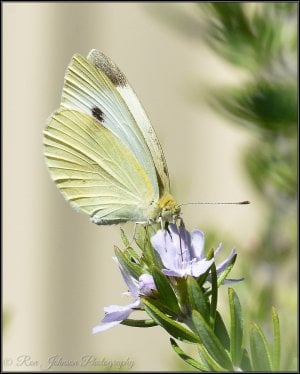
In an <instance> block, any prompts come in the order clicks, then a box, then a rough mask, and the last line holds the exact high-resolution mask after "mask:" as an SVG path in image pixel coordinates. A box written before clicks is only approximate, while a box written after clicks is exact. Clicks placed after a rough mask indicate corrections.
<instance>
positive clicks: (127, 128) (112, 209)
mask: <svg viewBox="0 0 300 374" xmlns="http://www.w3.org/2000/svg"><path fill="white" fill-rule="evenodd" d="M44 153H45V157H46V162H47V166H48V169H49V171H50V174H51V177H52V178H53V180H54V182H55V183H56V185H57V187H58V188H59V190H60V191H61V192H62V194H63V195H64V197H65V198H66V200H68V201H69V202H70V203H71V205H72V206H73V207H74V208H76V209H77V210H79V211H82V212H84V213H87V214H88V215H89V216H90V218H91V220H92V222H94V223H96V224H98V225H110V224H116V223H121V222H126V221H134V222H143V223H147V222H152V221H157V220H158V219H163V220H170V219H172V218H173V217H177V216H178V215H179V213H180V207H179V205H177V204H176V202H175V200H174V198H173V197H172V195H171V194H170V181H169V174H168V170H167V165H166V160H165V157H164V154H163V151H162V149H161V146H160V144H159V141H158V139H157V137H156V134H155V132H154V129H153V127H152V126H151V124H150V121H149V119H148V117H147V115H146V113H145V112H144V109H143V108H142V106H141V104H140V102H139V100H138V98H137V96H136V95H135V93H134V91H133V90H132V88H131V87H130V85H129V84H128V81H127V79H126V77H125V75H124V74H123V73H122V72H121V70H120V69H119V68H118V67H117V66H116V65H115V64H114V63H113V62H112V61H111V59H110V58H108V57H107V56H105V55H104V54H103V53H101V52H99V51H97V50H95V49H93V50H92V51H91V52H90V53H89V55H88V57H87V58H85V57H83V56H81V55H79V54H76V55H74V56H73V58H72V60H71V62H70V64H69V66H68V68H67V71H66V75H65V81H64V87H63V93H62V98H61V106H60V108H59V109H58V110H57V111H56V112H54V113H53V114H52V115H51V117H50V118H49V120H48V122H47V126H46V129H45V130H44Z"/></svg>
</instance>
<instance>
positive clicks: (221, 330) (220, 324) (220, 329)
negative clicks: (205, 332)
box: [214, 311, 230, 351]
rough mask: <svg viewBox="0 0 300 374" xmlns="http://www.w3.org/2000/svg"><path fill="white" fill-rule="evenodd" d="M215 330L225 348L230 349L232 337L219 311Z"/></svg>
mask: <svg viewBox="0 0 300 374" xmlns="http://www.w3.org/2000/svg"><path fill="white" fill-rule="evenodd" d="M214 332H215V334H216V336H217V338H218V339H219V340H220V342H221V344H222V345H223V347H224V348H225V349H227V350H228V351H229V349H230V339H229V335H228V332H227V329H226V326H225V324H224V321H223V319H222V317H221V315H220V313H219V312H218V311H217V314H216V321H215V328H214Z"/></svg>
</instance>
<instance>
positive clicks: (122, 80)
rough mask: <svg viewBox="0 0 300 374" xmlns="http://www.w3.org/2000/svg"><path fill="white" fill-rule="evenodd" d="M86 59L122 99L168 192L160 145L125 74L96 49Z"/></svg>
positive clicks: (164, 163) (165, 168)
mask: <svg viewBox="0 0 300 374" xmlns="http://www.w3.org/2000/svg"><path fill="white" fill-rule="evenodd" d="M88 59H89V60H90V61H91V62H92V63H93V64H94V65H95V66H97V68H99V69H100V70H101V71H102V72H104V73H105V75H106V76H107V77H108V78H109V79H110V80H111V82H112V83H113V85H114V86H115V87H116V89H117V90H118V92H119V93H120V95H121V96H122V98H123V99H124V101H125V103H126V104H127V107H128V109H129V110H130V112H131V114H132V115H133V117H134V119H135V121H136V123H137V124H138V125H139V128H140V130H141V131H142V133H143V138H144V141H145V142H146V143H147V145H148V147H149V149H150V152H151V155H152V159H153V161H154V164H155V167H156V170H157V173H158V176H159V178H160V181H161V183H162V186H163V190H164V191H163V192H165V193H167V192H169V191H170V185H169V183H170V182H169V174H168V169H167V163H166V160H165V157H164V154H163V151H162V148H161V145H160V143H159V140H158V138H157V136H156V134H155V131H154V128H153V127H152V125H151V123H150V121H149V118H148V117H147V115H146V113H145V110H144V109H143V107H142V105H141V103H140V101H139V99H138V98H137V96H136V94H135V92H134V90H133V89H132V87H131V86H130V84H129V82H128V80H127V78H126V76H125V75H124V74H123V73H122V72H121V70H120V69H119V68H118V66H117V65H116V64H115V63H114V62H113V61H112V60H111V59H110V58H109V57H107V56H106V55H105V54H104V53H102V52H100V51H98V50H96V49H93V50H92V51H91V52H90V53H89V55H88Z"/></svg>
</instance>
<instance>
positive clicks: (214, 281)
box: [210, 263, 218, 326]
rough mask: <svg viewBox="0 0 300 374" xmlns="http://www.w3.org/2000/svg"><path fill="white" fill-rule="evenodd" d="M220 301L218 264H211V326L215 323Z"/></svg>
mask: <svg viewBox="0 0 300 374" xmlns="http://www.w3.org/2000/svg"><path fill="white" fill-rule="evenodd" d="M217 303H218V277H217V269H216V264H215V263H213V264H212V266H211V300H210V323H211V326H214V325H215V320H216V312H217Z"/></svg>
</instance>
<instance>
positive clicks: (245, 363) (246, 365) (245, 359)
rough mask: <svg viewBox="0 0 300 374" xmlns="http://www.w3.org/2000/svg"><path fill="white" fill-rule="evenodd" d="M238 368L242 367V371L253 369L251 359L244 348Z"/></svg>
mask: <svg viewBox="0 0 300 374" xmlns="http://www.w3.org/2000/svg"><path fill="white" fill-rule="evenodd" d="M240 369H242V371H253V368H252V366H251V361H250V358H249V354H248V351H247V350H246V349H244V350H243V355H242V360H241V363H240Z"/></svg>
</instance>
